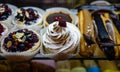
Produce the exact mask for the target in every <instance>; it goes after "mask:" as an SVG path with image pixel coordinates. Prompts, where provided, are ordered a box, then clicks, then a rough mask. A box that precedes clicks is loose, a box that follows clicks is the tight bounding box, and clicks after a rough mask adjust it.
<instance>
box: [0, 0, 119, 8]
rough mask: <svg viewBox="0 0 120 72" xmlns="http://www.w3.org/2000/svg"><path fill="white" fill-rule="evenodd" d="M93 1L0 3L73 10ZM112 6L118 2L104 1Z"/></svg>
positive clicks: (17, 0)
mask: <svg viewBox="0 0 120 72" xmlns="http://www.w3.org/2000/svg"><path fill="white" fill-rule="evenodd" d="M92 1H95V0H0V3H10V4H13V5H16V6H17V7H22V6H36V7H40V8H42V9H46V8H49V7H59V6H60V7H67V8H75V7H76V6H79V5H84V4H90V2H92ZM106 1H108V2H110V3H112V4H116V3H120V0H106Z"/></svg>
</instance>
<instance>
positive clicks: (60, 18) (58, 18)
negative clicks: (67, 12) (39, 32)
mask: <svg viewBox="0 0 120 72" xmlns="http://www.w3.org/2000/svg"><path fill="white" fill-rule="evenodd" d="M60 20H62V17H61V16H58V17H55V18H54V21H60Z"/></svg>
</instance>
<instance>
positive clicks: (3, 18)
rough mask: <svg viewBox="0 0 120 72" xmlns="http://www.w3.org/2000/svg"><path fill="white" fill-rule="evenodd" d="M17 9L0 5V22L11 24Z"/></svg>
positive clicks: (8, 5) (7, 5) (12, 6)
mask: <svg viewBox="0 0 120 72" xmlns="http://www.w3.org/2000/svg"><path fill="white" fill-rule="evenodd" d="M16 10H17V7H16V6H14V5H11V4H0V22H4V23H11V20H12V19H13V16H14V14H15V12H16Z"/></svg>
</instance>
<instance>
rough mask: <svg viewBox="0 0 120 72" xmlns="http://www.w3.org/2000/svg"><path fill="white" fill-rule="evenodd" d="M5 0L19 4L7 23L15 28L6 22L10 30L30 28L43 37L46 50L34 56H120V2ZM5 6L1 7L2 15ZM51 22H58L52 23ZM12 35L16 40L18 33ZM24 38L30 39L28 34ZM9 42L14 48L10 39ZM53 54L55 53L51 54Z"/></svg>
mask: <svg viewBox="0 0 120 72" xmlns="http://www.w3.org/2000/svg"><path fill="white" fill-rule="evenodd" d="M1 3H3V4H4V3H9V4H12V5H15V6H16V10H14V11H15V14H14V15H13V17H12V18H13V19H12V18H11V19H12V21H11V22H7V23H9V24H10V26H11V25H12V26H13V27H9V25H7V24H6V26H7V27H9V28H8V31H11V30H15V29H17V28H18V29H21V28H28V29H32V30H34V31H36V32H37V33H38V34H39V35H40V36H41V39H42V40H41V41H42V42H43V43H42V44H41V45H42V46H43V47H42V48H43V49H42V48H41V47H40V48H41V49H40V51H39V52H38V53H37V55H36V56H34V57H33V58H32V59H56V60H61V59H78V60H84V59H95V60H102V59H104V60H108V59H110V60H115V59H116V60H117V59H118V60H119V59H120V48H119V46H120V41H119V33H120V32H119V31H120V28H119V27H120V25H119V24H120V19H119V18H120V5H119V4H118V3H117V1H116V2H115V3H109V2H107V1H94V2H92V1H91V3H90V2H88V1H81V2H80V3H79V2H78V3H77V0H66V1H64V0H61V1H60V0H36V1H32V0H30V1H29V0H24V2H23V1H22V0H17V1H15V0H2V1H1ZM4 7H5V6H3V7H2V6H1V14H2V9H3V8H4ZM8 7H9V6H8ZM19 8H20V9H19ZM9 9H10V8H9ZM7 11H8V9H7ZM37 12H38V13H37ZM6 13H8V12H6ZM9 21H10V20H9ZM65 21H67V22H69V23H67V22H65ZM53 22H54V23H53ZM2 23H5V22H2ZM55 23H56V24H55ZM17 24H18V25H17ZM24 24H25V25H24ZM51 24H54V25H53V26H51ZM69 24H72V25H74V26H75V27H74V26H72V25H69ZM67 25H69V26H71V27H69V26H67ZM67 27H68V28H67ZM70 28H71V29H70ZM47 29H48V30H47ZM75 29H76V30H79V32H78V31H76V30H75ZM69 30H70V31H69ZM8 33H9V32H8ZM74 33H76V34H74ZM79 33H80V34H79ZM62 34H63V35H62ZM20 35H21V34H20ZM42 35H44V36H43V37H44V38H42ZM76 35H77V36H76ZM5 36H6V35H5ZM12 37H13V38H14V39H16V38H15V37H14V36H12ZM18 37H20V36H18ZM2 38H4V37H2ZM20 38H23V37H22V36H21V37H20ZM24 39H25V40H26V39H27V37H24ZM43 39H44V40H43ZM58 39H59V40H58ZM65 39H67V40H65ZM21 40H22V39H21ZM15 41H17V40H15ZM31 41H32V40H31ZM33 41H34V40H33ZM48 41H49V42H48ZM1 42H2V40H1ZM13 43H14V42H13ZM21 43H22V41H21ZM30 43H31V42H30ZM52 43H53V45H52ZM2 44H3V43H1V46H2ZM6 44H8V47H9V48H11V47H10V46H9V44H11V43H10V42H9V41H8V43H6ZM50 44H51V45H50ZM33 45H34V44H33ZM45 45H48V46H45ZM5 46H6V45H5ZM11 46H12V45H11ZM51 46H52V47H51ZM23 47H27V46H23ZM77 47H78V48H77ZM1 48H2V47H1ZM60 48H61V49H60ZM68 48H69V49H68ZM70 48H71V49H70ZM8 50H9V49H8ZM44 51H46V52H47V53H48V56H46V55H45V54H44ZM8 52H9V51H8ZM49 53H50V54H51V53H55V54H53V55H49ZM2 56H4V57H5V55H4V54H3V53H1V57H0V59H1V60H2V59H4V58H3V57H2ZM5 58H6V57H5Z"/></svg>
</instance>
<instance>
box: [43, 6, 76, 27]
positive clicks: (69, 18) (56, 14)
mask: <svg viewBox="0 0 120 72" xmlns="http://www.w3.org/2000/svg"><path fill="white" fill-rule="evenodd" d="M56 18H59V19H61V18H62V19H63V20H65V21H66V22H70V23H72V24H75V15H74V14H72V13H71V12H70V11H69V10H68V9H66V8H50V9H48V11H47V12H46V13H45V15H44V18H43V20H44V23H45V26H48V25H49V24H51V23H53V22H54V21H55V20H56Z"/></svg>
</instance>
